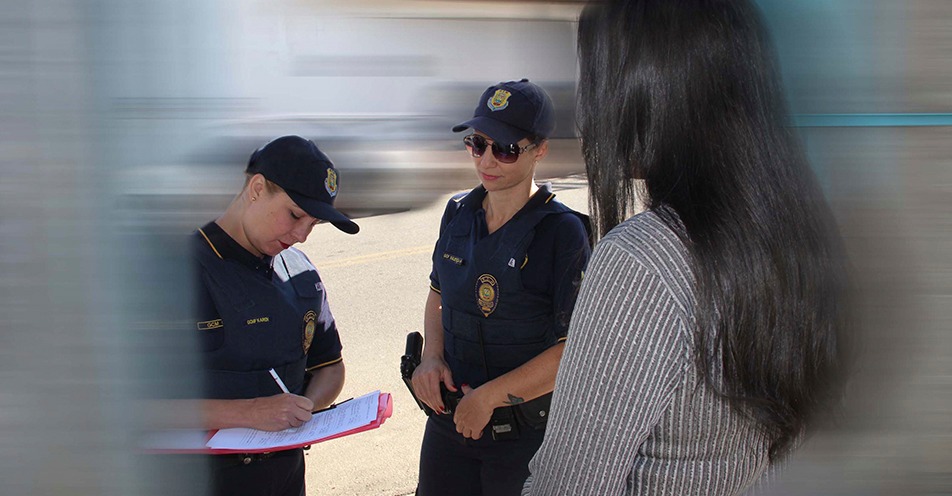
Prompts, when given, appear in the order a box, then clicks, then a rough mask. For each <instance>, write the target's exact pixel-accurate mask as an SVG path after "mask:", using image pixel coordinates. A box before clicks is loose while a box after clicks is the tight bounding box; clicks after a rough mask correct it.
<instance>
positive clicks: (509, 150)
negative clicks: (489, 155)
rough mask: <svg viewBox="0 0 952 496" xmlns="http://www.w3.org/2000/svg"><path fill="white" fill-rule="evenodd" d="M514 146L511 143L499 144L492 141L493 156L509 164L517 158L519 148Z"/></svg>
mask: <svg viewBox="0 0 952 496" xmlns="http://www.w3.org/2000/svg"><path fill="white" fill-rule="evenodd" d="M514 148H516V147H514V146H512V145H509V146H501V145H499V144H498V143H493V157H496V160H498V161H500V162H502V163H504V164H511V163H513V162H515V161H516V160H519V150H518V149H514Z"/></svg>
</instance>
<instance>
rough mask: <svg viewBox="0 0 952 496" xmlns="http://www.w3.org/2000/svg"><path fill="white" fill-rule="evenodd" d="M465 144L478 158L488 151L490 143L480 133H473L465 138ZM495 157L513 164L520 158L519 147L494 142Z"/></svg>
mask: <svg viewBox="0 0 952 496" xmlns="http://www.w3.org/2000/svg"><path fill="white" fill-rule="evenodd" d="M463 144H465V145H466V148H469V152H470V153H471V154H472V155H473V156H474V157H476V158H479V157H482V156H483V154H484V153H486V148H488V147H489V143H488V142H487V141H486V138H483V137H482V136H480V135H478V134H471V135H469V136H467V137H465V138H463ZM492 148H493V157H495V159H496V160H498V161H500V162H502V163H504V164H511V163H513V162H515V161H516V160H519V153H520V152H521V150H519V147H518V146H516V145H506V146H503V145H500V144H499V143H493V145H492Z"/></svg>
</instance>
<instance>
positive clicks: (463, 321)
mask: <svg viewBox="0 0 952 496" xmlns="http://www.w3.org/2000/svg"><path fill="white" fill-rule="evenodd" d="M554 128H555V120H554V111H553V106H552V102H551V99H550V98H549V96H548V95H547V94H546V92H545V91H544V90H543V89H542V88H541V87H539V86H538V85H536V84H534V83H531V82H529V81H528V80H526V79H523V80H521V81H509V82H504V83H499V84H497V85H494V86H491V87H490V88H488V89H487V90H486V91H485V92H484V93H483V94H482V96H481V97H480V99H479V101H478V103H477V106H476V111H475V114H474V116H473V118H472V119H470V120H468V121H466V122H464V123H462V124H459V125H458V126H456V127H454V128H453V131H454V132H460V131H464V130H467V129H471V132H470V133H469V134H468V135H466V137H465V138H464V139H463V141H464V143H465V145H466V147H467V149H468V150H469V153H470V154H471V155H472V157H473V163H474V165H475V168H476V172H477V175H478V177H479V180H480V185H479V186H478V187H476V188H475V189H473V190H472V191H470V192H468V193H465V194H461V195H457V196H455V197H453V198H452V199H451V200H450V201H449V202H448V204H447V206H446V210H445V211H444V214H443V220H442V224H441V226H440V237H439V240H438V241H437V243H436V247H435V249H434V252H433V270H432V272H431V274H430V284H431V286H430V292H429V295H428V297H427V301H426V312H425V322H424V333H425V339H426V345H425V348H424V351H423V355H422V360H421V362H420V365H419V366H418V367H417V369H416V370H415V372H414V375H413V379H412V382H413V386H414V390H415V391H416V393H417V395H418V397H419V398H420V400H421V401H423V402H424V403H426V404H427V405H428V406H429V407H430V408H432V409H433V410H434V411H435V412H437V414H434V415H432V416H430V418H429V419H428V420H427V424H426V431H425V434H424V438H423V445H422V449H421V455H420V479H419V486H418V489H417V494H418V495H420V496H442V495H485V496H490V495H491V496H505V495H510V494H513V495H517V494H519V493H520V491H521V489H522V485H523V482H524V481H525V479H526V477H527V476H528V475H529V471H528V462H529V459H530V458H532V455H533V454H534V453H535V452H536V450H537V449H538V447H539V445H540V444H541V442H542V437H543V434H544V432H545V431H544V425H545V420H546V419H545V415H546V414H547V410H548V401H549V400H550V398H551V391H552V389H553V387H554V385H555V374H556V370H557V369H558V364H559V359H560V358H561V356H562V349H563V347H564V340H565V338H566V334H567V331H568V323H569V318H570V316H571V312H572V309H573V307H574V305H575V298H576V295H577V290H578V285H579V283H580V281H581V277H582V271H583V269H584V267H585V265H586V263H587V262H588V257H589V255H590V254H591V247H590V244H589V236H588V227H587V226H588V224H587V222H588V221H587V218H586V217H585V216H583V215H581V214H579V213H577V212H575V211H573V210H571V209H570V208H568V207H566V206H565V205H563V204H562V203H560V202H559V201H558V200H556V199H555V194H553V193H552V191H551V190H550V189H549V187H548V185H543V186H541V187H540V186H537V185H536V183H535V181H534V178H533V176H534V173H535V170H536V166H537V165H538V164H539V162H540V161H542V160H543V159H544V158H545V156H546V154H547V153H548V150H549V144H548V141H547V140H546V139H547V137H548V136H550V135H551V133H552V131H553V130H554ZM441 384H442V388H443V389H444V391H441ZM444 393H445V394H446V395H444ZM458 395H462V397H461V398H458V404H456V405H455V408H454V405H451V404H447V403H448V401H444V399H446V398H452V397H454V396H458Z"/></svg>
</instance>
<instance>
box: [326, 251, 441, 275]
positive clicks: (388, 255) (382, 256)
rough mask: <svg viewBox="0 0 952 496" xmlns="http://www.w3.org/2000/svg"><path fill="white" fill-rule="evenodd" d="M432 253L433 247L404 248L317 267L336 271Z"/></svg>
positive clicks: (335, 261) (334, 261)
mask: <svg viewBox="0 0 952 496" xmlns="http://www.w3.org/2000/svg"><path fill="white" fill-rule="evenodd" d="M432 251H433V247H432V246H414V247H412V248H404V249H402V250H393V251H382V252H379V253H370V254H368V255H361V256H359V257H351V258H342V259H340V260H333V261H330V262H322V263H317V264H315V265H317V270H324V269H334V268H339V267H351V266H354V265H361V264H365V263H371V262H378V261H381V260H390V259H393V258H399V257H406V256H410V255H419V254H421V253H431V252H432Z"/></svg>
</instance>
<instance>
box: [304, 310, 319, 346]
mask: <svg viewBox="0 0 952 496" xmlns="http://www.w3.org/2000/svg"><path fill="white" fill-rule="evenodd" d="M315 320H317V312H315V311H314V310H308V311H307V313H305V314H304V336H303V338H304V342H303V344H304V353H307V350H309V349H311V341H313V340H314V327H315V324H314V321H315Z"/></svg>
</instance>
